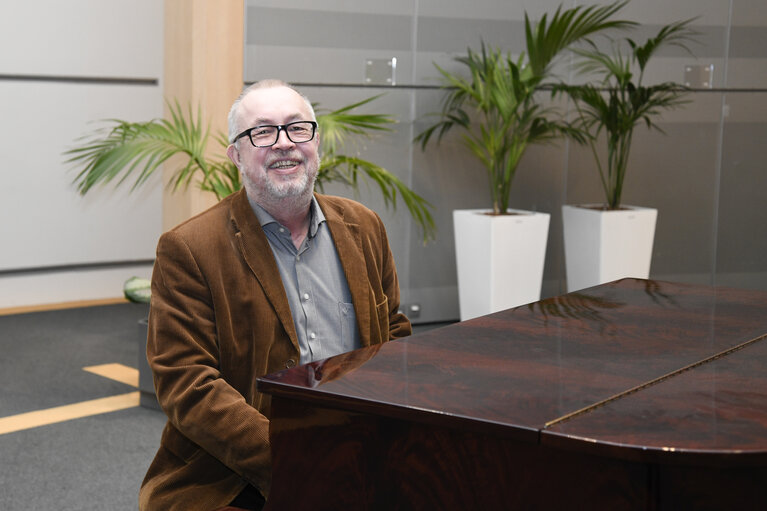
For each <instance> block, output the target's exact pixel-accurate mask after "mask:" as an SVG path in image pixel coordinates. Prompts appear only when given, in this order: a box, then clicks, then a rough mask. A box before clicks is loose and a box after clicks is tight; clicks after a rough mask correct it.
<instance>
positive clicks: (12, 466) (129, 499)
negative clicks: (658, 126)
mask: <svg viewBox="0 0 767 511" xmlns="http://www.w3.org/2000/svg"><path fill="white" fill-rule="evenodd" d="M146 312H147V308H146V306H142V305H137V304H119V305H109V306H99V307H88V308H84V309H69V310H59V311H46V312H35V313H29V314H17V315H11V316H0V349H2V357H1V358H0V387H1V388H2V389H3V390H2V393H0V417H7V416H10V415H16V414H20V413H25V412H31V411H35V410H44V409H48V408H51V407H56V406H61V405H68V404H73V403H78V402H81V401H87V400H91V399H96V398H100V397H108V396H114V395H119V394H124V393H127V392H131V391H135V390H136V389H135V388H134V387H132V386H130V385H127V384H124V383H120V382H117V381H114V380H110V379H107V378H103V377H101V376H98V375H95V374H92V373H88V372H86V371H83V369H82V368H83V367H86V366H91V365H100V364H111V363H120V364H124V365H126V366H128V367H132V368H137V367H138V356H139V348H138V342H137V340H136V338H137V335H138V332H139V326H138V320H139V319H140V318H142V317H145V316H146ZM164 424H165V416H164V415H163V413H162V412H159V411H155V410H149V409H146V408H142V407H134V408H129V409H125V410H120V411H116V412H111V413H106V414H102V415H94V416H90V417H85V418H81V419H76V420H71V421H66V422H61V423H56V424H50V425H46V426H40V427H36V428H32V429H26V430H21V431H16V432H12V433H7V434H3V435H0V460H2V462H0V510H3V511H16V510H19V511H21V510H27V509H56V510H86V509H98V510H115V511H118V510H119V511H124V510H130V509H137V507H138V489H139V485H140V484H141V480H142V479H143V477H144V473H145V472H146V469H147V467H148V466H149V463H150V461H151V459H152V456H153V455H154V452H155V451H156V449H157V445H158V443H159V439H160V433H161V431H162V427H163V425H164Z"/></svg>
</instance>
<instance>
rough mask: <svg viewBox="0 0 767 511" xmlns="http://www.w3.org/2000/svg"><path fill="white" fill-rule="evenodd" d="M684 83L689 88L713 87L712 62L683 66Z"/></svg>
mask: <svg viewBox="0 0 767 511" xmlns="http://www.w3.org/2000/svg"><path fill="white" fill-rule="evenodd" d="M684 84H685V86H687V87H690V88H691V89H713V88H714V64H707V65H705V66H684Z"/></svg>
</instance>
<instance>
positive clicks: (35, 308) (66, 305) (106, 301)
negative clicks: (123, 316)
mask: <svg viewBox="0 0 767 511" xmlns="http://www.w3.org/2000/svg"><path fill="white" fill-rule="evenodd" d="M117 303H129V302H128V300H126V299H125V298H101V299H96V300H79V301H76V302H59V303H43V304H40V305H21V306H18V307H4V308H2V309H0V316H7V315H10V314H26V313H28V312H41V311H50V310H62V309H77V308H80V307H94V306H98V305H114V304H117Z"/></svg>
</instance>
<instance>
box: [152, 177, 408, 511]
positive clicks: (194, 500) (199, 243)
mask: <svg viewBox="0 0 767 511" xmlns="http://www.w3.org/2000/svg"><path fill="white" fill-rule="evenodd" d="M316 197H317V201H318V203H319V205H320V208H321V209H322V211H323V213H324V214H325V218H326V219H327V225H328V227H329V228H330V232H331V234H332V236H333V240H334V242H335V245H336V248H337V251H338V255H339V257H340V259H341V265H342V266H343V269H344V273H345V274H346V278H347V281H348V283H349V290H350V291H351V295H352V302H353V303H354V308H355V312H356V315H357V323H358V325H359V331H360V338H361V341H362V345H363V346H370V345H374V344H380V343H383V342H385V341H387V340H389V339H394V338H398V337H405V336H407V335H410V333H411V327H410V322H409V321H408V320H407V318H406V317H405V316H404V315H402V314H401V313H399V312H398V308H399V283H398V281H397V272H396V269H395V265H394V261H393V258H392V255H391V251H390V249H389V244H388V240H387V237H386V231H385V229H384V226H383V223H382V222H381V220H380V218H379V217H378V215H376V214H375V213H374V212H372V211H371V210H369V209H367V208H366V207H364V206H362V205H361V204H359V203H357V202H354V201H351V200H349V199H343V198H340V197H331V196H324V195H320V194H317V195H316ZM147 358H148V360H149V365H150V367H151V368H152V372H153V374H154V383H155V388H156V391H157V398H158V400H159V402H160V405H161V407H162V408H163V410H164V411H165V413H166V414H167V416H168V422H167V424H166V426H165V429H164V431H163V434H162V439H161V444H160V448H159V450H158V452H157V454H156V456H155V458H154V460H153V461H152V464H151V466H150V467H149V470H148V472H147V474H146V477H145V479H144V482H143V483H142V486H141V491H140V494H139V507H140V509H142V510H145V511H153V510H162V511H173V510H184V511H196V510H200V511H209V510H211V509H215V508H217V507H220V506H224V505H226V504H228V503H229V502H230V501H231V500H232V499H233V498H234V497H235V496H236V495H237V494H238V493H239V492H240V491H241V490H242V488H244V486H245V485H246V484H247V483H250V484H252V485H253V486H255V487H256V488H258V489H259V490H260V491H261V492H262V493H263V494H264V495H268V491H269V484H270V479H271V454H270V446H269V436H268V433H269V421H268V417H269V399H268V396H265V395H262V394H260V393H258V392H257V391H256V378H258V377H259V376H262V375H265V374H269V373H272V372H275V371H278V370H281V369H284V368H286V367H291V366H293V365H295V364H296V363H298V360H299V349H298V339H297V337H296V331H295V327H294V325H293V319H292V316H291V313H290V306H289V305H288V300H287V296H286V294H285V290H284V288H283V286H282V281H281V279H280V274H279V270H278V269H277V264H276V262H275V260H274V256H273V255H272V251H271V248H270V247H269V242H268V241H267V239H266V236H265V234H264V232H263V229H262V228H261V226H260V224H259V222H258V220H257V218H256V216H255V214H254V213H253V210H252V209H251V206H250V203H249V202H248V199H247V196H246V195H245V192H244V191H240V192H237V193H235V194H233V195H231V196H229V197H228V198H226V199H224V200H222V201H221V202H219V203H218V204H216V205H215V206H213V207H212V208H210V209H209V210H207V211H205V212H204V213H201V214H200V215H198V216H196V217H194V218H192V219H190V220H188V221H186V222H184V223H183V224H181V225H179V226H178V227H176V228H174V229H172V230H171V231H169V232H167V233H165V234H163V235H162V237H161V238H160V241H159V243H158V246H157V258H156V261H155V266H154V272H153V275H152V303H151V307H150V314H149V336H148V340H147Z"/></svg>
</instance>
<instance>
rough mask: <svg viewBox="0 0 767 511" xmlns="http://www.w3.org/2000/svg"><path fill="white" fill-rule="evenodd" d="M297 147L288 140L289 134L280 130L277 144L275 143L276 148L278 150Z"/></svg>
mask: <svg viewBox="0 0 767 511" xmlns="http://www.w3.org/2000/svg"><path fill="white" fill-rule="evenodd" d="M293 145H295V144H294V143H293V141H292V140H290V139H289V138H288V132H287V131H285V130H284V129H280V130H279V131H278V132H277V142H275V143H274V146H275V147H277V148H280V147H292V146H293Z"/></svg>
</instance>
